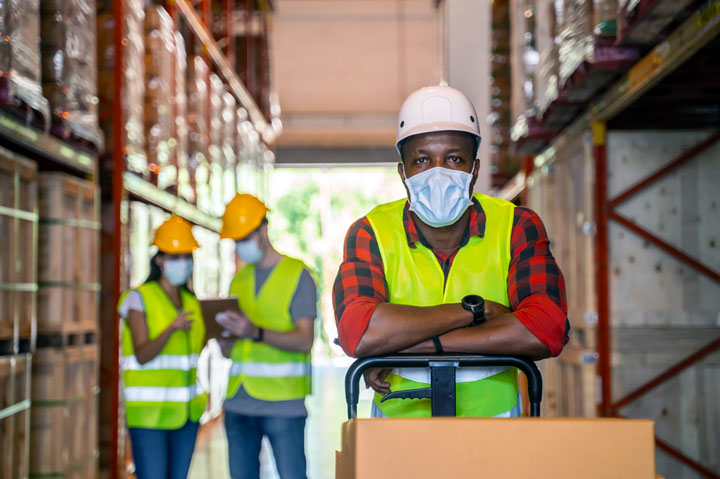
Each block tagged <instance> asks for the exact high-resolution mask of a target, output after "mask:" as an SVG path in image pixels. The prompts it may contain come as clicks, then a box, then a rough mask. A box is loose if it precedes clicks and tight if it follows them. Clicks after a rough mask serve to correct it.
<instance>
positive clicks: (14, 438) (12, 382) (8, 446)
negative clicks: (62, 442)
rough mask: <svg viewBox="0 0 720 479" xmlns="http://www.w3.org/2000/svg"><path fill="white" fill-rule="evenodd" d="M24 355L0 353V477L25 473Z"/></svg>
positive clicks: (26, 408)
mask: <svg viewBox="0 0 720 479" xmlns="http://www.w3.org/2000/svg"><path fill="white" fill-rule="evenodd" d="M29 364H30V360H29V356H28V355H15V356H10V357H0V448H2V449H1V450H2V454H1V455H0V477H3V478H5V477H7V478H15V477H27V472H28V444H29V441H28V431H29V418H30V411H29V406H30V403H29V399H30V390H29V386H30V376H29V374H30V368H29Z"/></svg>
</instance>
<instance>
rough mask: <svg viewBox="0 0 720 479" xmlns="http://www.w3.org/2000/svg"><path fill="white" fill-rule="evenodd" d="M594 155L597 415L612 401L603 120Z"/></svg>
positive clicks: (597, 131) (605, 411) (595, 137)
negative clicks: (599, 381)
mask: <svg viewBox="0 0 720 479" xmlns="http://www.w3.org/2000/svg"><path fill="white" fill-rule="evenodd" d="M592 138H593V156H594V157H595V158H594V159H595V224H596V230H597V233H596V235H595V265H596V273H595V274H596V281H595V283H596V288H597V309H598V311H597V313H598V323H597V328H598V340H597V352H598V376H600V380H601V386H600V387H601V401H600V405H599V406H598V415H599V416H607V415H609V414H610V405H611V404H612V390H611V381H612V374H611V373H612V371H611V365H610V288H609V276H608V275H609V268H608V264H609V262H610V254H609V242H608V209H607V146H606V144H605V140H606V138H607V130H606V126H605V123H603V122H598V123H593V124H592Z"/></svg>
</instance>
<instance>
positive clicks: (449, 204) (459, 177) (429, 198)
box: [403, 165, 475, 228]
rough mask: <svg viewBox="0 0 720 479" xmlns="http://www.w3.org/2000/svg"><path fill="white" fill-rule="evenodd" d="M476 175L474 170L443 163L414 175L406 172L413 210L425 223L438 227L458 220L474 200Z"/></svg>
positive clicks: (411, 209) (406, 181)
mask: <svg viewBox="0 0 720 479" xmlns="http://www.w3.org/2000/svg"><path fill="white" fill-rule="evenodd" d="M474 169H475V166H474V165H473V170H474ZM403 171H404V165H403ZM472 179H473V175H472V172H470V173H465V172H464V171H460V170H451V169H449V168H443V167H440V166H436V167H433V168H430V169H429V170H426V171H423V172H422V173H418V174H417V175H415V176H412V177H410V178H407V176H406V177H405V184H406V185H407V189H408V192H409V193H410V211H413V212H414V213H415V214H416V215H417V216H418V218H420V220H421V221H422V222H423V223H425V224H426V225H428V226H433V227H435V228H439V227H441V226H448V225H451V224H453V223H455V222H456V221H457V220H458V219H460V217H461V216H462V214H463V213H464V212H465V210H466V209H467V208H468V206H470V205H471V204H472V201H471V200H470V183H471V182H472Z"/></svg>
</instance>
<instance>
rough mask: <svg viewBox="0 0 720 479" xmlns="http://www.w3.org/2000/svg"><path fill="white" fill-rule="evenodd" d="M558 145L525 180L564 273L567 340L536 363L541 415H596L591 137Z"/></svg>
mask: <svg viewBox="0 0 720 479" xmlns="http://www.w3.org/2000/svg"><path fill="white" fill-rule="evenodd" d="M563 138H565V139H566V140H564V141H562V140H561V143H559V144H558V147H557V148H556V150H555V153H554V154H553V155H550V154H548V155H547V156H542V157H540V161H539V163H543V162H545V163H546V164H544V165H543V166H541V167H540V168H539V170H538V172H537V174H535V175H534V176H533V177H532V179H531V180H529V182H528V185H529V186H530V198H529V200H530V206H531V207H532V208H533V209H534V210H536V211H537V212H538V213H539V214H540V217H541V218H542V219H543V222H544V223H545V227H546V229H547V231H548V235H549V237H550V240H551V241H552V252H553V254H554V255H555V258H556V260H557V262H558V265H559V266H560V269H561V271H562V272H563V275H564V277H565V283H566V284H567V285H568V288H567V294H568V297H567V301H568V319H569V320H570V325H571V327H572V331H571V334H570V344H568V345H567V346H566V347H565V350H564V351H563V352H562V354H561V355H560V357H559V358H558V359H557V360H555V359H551V360H548V361H542V363H540V365H541V370H542V373H543V381H544V388H543V389H544V390H543V393H544V397H543V406H542V407H543V408H544V410H543V415H544V416H550V417H553V416H563V417H564V416H582V417H594V416H596V415H597V405H596V400H597V389H596V382H597V380H596V368H597V353H596V352H595V350H596V332H595V328H596V322H597V319H596V318H597V314H596V313H595V311H597V309H596V305H595V268H594V257H593V254H594V251H595V247H594V239H593V233H594V227H593V225H594V223H593V202H592V197H593V196H592V195H593V187H594V170H593V168H594V163H593V158H592V152H591V144H590V137H589V135H588V134H587V133H586V132H583V131H575V132H572V133H571V134H568V135H567V136H564V137H563Z"/></svg>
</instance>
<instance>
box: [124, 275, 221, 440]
mask: <svg viewBox="0 0 720 479" xmlns="http://www.w3.org/2000/svg"><path fill="white" fill-rule="evenodd" d="M137 291H138V292H139V293H140V296H141V298H142V301H143V304H144V307H145V321H146V323H147V328H148V339H150V340H152V339H155V338H157V337H158V336H160V335H161V334H162V333H163V332H164V331H165V330H166V329H167V327H168V326H170V324H172V322H173V321H174V319H175V317H176V316H177V315H178V311H177V309H176V308H175V306H174V305H173V303H172V301H171V300H170V298H168V296H167V294H166V293H165V291H164V290H163V289H162V287H161V286H160V285H159V284H158V283H156V282H149V283H145V284H143V285H142V286H140V287H139V288H138V289H137ZM180 296H181V300H182V310H183V311H185V312H189V313H191V314H190V316H189V319H191V320H192V326H191V328H190V330H188V331H174V332H173V333H172V334H171V335H170V336H169V338H168V340H167V342H166V343H165V346H163V348H162V350H161V351H160V354H159V355H158V356H156V357H155V358H153V359H152V360H150V361H148V362H147V363H145V364H140V362H139V361H138V360H137V358H136V357H135V353H134V349H133V343H132V335H131V333H130V328H129V327H128V325H127V323H126V324H125V325H124V327H123V338H122V347H123V357H122V359H121V365H122V368H123V383H124V386H125V388H124V393H125V401H126V404H125V410H126V417H127V424H128V427H134V428H147V429H178V428H180V427H182V426H183V425H184V424H185V423H186V422H187V421H188V420H191V421H198V420H199V419H200V416H201V415H202V413H203V412H204V411H205V405H206V402H207V395H206V394H204V393H203V392H202V391H201V390H200V389H199V386H198V384H197V363H198V359H199V355H200V351H202V349H203V346H204V343H205V325H204V323H203V319H202V312H201V310H200V302H199V301H198V300H197V298H196V297H195V295H193V294H192V293H190V292H189V291H187V290H185V289H184V288H181V289H180Z"/></svg>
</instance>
